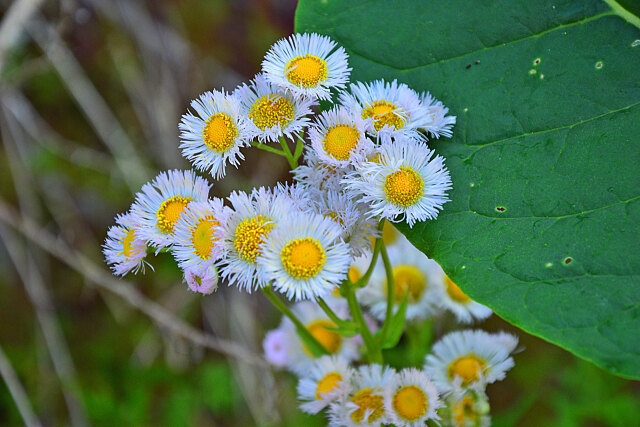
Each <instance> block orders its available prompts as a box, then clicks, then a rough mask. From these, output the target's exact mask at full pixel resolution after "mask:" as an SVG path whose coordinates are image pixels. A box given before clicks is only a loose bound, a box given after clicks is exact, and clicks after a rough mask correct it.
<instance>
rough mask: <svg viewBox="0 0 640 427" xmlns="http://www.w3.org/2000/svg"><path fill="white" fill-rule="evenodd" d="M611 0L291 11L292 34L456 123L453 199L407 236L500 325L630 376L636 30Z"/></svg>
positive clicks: (639, 286)
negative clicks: (413, 92)
mask: <svg viewBox="0 0 640 427" xmlns="http://www.w3.org/2000/svg"><path fill="white" fill-rule="evenodd" d="M610 4H611V5H610ZM610 4H607V3H606V2H604V1H601V0H584V1H575V0H566V1H557V0H536V1H531V0H523V1H511V2H496V1H476V2H468V1H465V0H459V1H455V0H453V1H447V2H442V1H437V0H434V1H411V0H406V1H399V2H394V3H393V5H391V4H390V3H389V2H386V1H382V0H381V1H353V2H349V5H348V6H345V5H344V4H341V3H340V2H332V1H328V2H317V1H311V0H302V1H301V4H300V7H299V8H298V13H297V19H296V29H297V30H298V31H316V32H319V33H323V34H327V35H329V36H331V37H333V38H334V39H336V40H337V41H338V42H339V43H340V44H342V45H343V46H344V47H345V48H346V49H347V51H348V52H349V53H350V55H351V58H352V62H351V64H352V66H353V69H354V72H353V78H355V79H359V80H363V81H368V80H373V79H376V78H379V77H383V78H385V79H388V80H391V79H394V78H397V79H399V80H400V81H402V82H404V83H407V84H408V85H410V86H411V87H413V88H415V89H417V90H430V91H431V92H432V94H433V95H434V96H435V97H436V98H438V99H441V100H443V101H444V102H445V104H446V105H447V106H448V107H450V109H451V111H452V113H453V114H455V115H456V116H457V117H458V122H457V125H456V128H455V131H454V137H453V139H451V140H447V139H443V140H440V141H438V142H436V143H434V144H433V146H434V147H435V149H436V151H437V152H438V153H440V154H442V155H443V156H445V158H446V159H447V166H448V167H449V169H450V170H451V175H452V181H453V184H454V188H453V191H452V192H451V194H450V197H451V199H452V202H451V203H449V204H447V205H445V208H444V210H443V212H442V214H441V215H440V216H439V217H438V220H437V221H435V222H424V223H421V224H420V225H419V226H417V227H414V228H413V229H409V228H408V227H401V229H402V231H403V232H404V233H405V234H406V235H407V237H408V238H409V239H410V240H411V241H412V242H413V243H414V244H415V245H416V246H417V247H419V248H421V249H422V250H424V251H425V252H426V253H427V255H429V256H430V257H432V258H435V259H436V260H437V261H438V262H439V263H440V264H441V265H442V266H443V268H444V269H445V271H446V272H447V274H448V275H449V276H450V277H452V279H453V280H454V281H455V282H456V283H457V284H458V285H459V286H460V287H461V288H462V289H463V290H464V291H465V292H466V293H468V294H469V295H470V296H472V297H473V298H474V299H476V300H478V301H479V302H481V303H483V304H486V305H488V306H489V307H491V308H492V309H494V311H495V312H496V313H497V314H499V315H500V316H501V317H502V318H504V319H506V320H508V321H509V322H511V323H513V324H515V325H517V326H519V327H521V328H522V329H524V330H526V331H528V332H530V333H533V334H535V335H538V336H540V337H542V338H544V339H546V340H548V341H551V342H553V343H555V344H557V345H559V346H561V347H564V348H566V349H568V350H570V351H572V352H573V353H575V354H577V355H579V356H581V357H583V358H585V359H587V360H591V361H593V362H594V363H596V364H597V365H599V366H602V367H603V368H605V369H607V370H609V371H611V372H614V373H616V374H618V375H622V376H625V377H629V378H636V379H638V378H640V346H639V345H638V342H639V340H640V245H639V244H638V242H640V190H639V188H638V183H639V182H640V168H638V160H639V159H640V139H639V138H640V79H639V78H638V74H637V70H639V69H640V28H639V26H640V18H638V17H636V16H634V15H632V14H630V13H628V12H625V11H621V9H620V7H619V6H618V5H616V4H614V3H613V2H610ZM382 22H384V25H381V23H382Z"/></svg>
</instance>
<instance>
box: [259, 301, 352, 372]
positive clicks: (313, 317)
mask: <svg viewBox="0 0 640 427" xmlns="http://www.w3.org/2000/svg"><path fill="white" fill-rule="evenodd" d="M329 306H330V307H331V308H332V310H333V311H334V312H335V313H336V314H337V315H338V316H340V318H342V319H347V318H348V315H349V311H348V309H347V307H346V305H345V304H333V303H331V302H329ZM291 311H292V312H293V313H294V314H295V315H296V317H297V318H298V319H300V322H302V324H303V325H304V326H305V327H306V328H307V330H308V331H309V333H310V334H311V335H312V336H313V337H314V338H315V339H316V340H318V342H319V343H320V344H322V345H323V346H324V348H325V349H327V351H328V352H329V354H331V355H337V356H341V357H343V358H345V359H347V360H355V359H357V358H358V357H359V355H360V354H359V352H358V343H357V341H356V340H355V339H354V338H346V337H343V336H342V335H340V334H339V333H337V332H335V331H332V330H331V328H336V327H337V325H336V324H335V323H333V321H331V320H330V319H329V318H328V317H327V315H326V314H325V313H324V311H322V309H321V308H320V307H319V306H318V305H317V304H316V303H314V302H310V301H302V302H298V303H296V304H294V305H293V306H291ZM327 328H328V329H327ZM274 331H279V332H274ZM274 331H271V332H270V333H269V335H271V334H272V333H273V334H275V335H274V337H273V338H270V339H269V341H268V342H267V340H266V339H265V344H264V347H265V351H267V348H269V357H268V360H269V361H271V362H273V361H274V360H275V361H276V363H275V364H276V366H281V367H284V368H285V369H287V370H289V371H291V372H293V373H295V374H297V375H299V376H304V375H305V374H307V373H308V372H309V370H310V369H311V366H312V364H313V361H314V360H315V358H314V356H313V353H312V352H311V350H309V349H308V348H307V346H306V345H305V344H304V343H303V342H302V340H301V339H300V336H299V335H298V333H297V331H296V327H295V325H294V324H293V322H292V321H291V320H290V319H289V318H288V317H283V318H282V321H281V322H280V325H279V326H278V328H277V329H275V330H274ZM267 343H268V344H269V345H268V346H267Z"/></svg>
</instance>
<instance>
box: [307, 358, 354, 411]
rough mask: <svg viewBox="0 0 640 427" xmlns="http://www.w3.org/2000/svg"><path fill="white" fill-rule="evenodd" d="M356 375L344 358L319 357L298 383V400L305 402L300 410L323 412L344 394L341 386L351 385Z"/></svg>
mask: <svg viewBox="0 0 640 427" xmlns="http://www.w3.org/2000/svg"><path fill="white" fill-rule="evenodd" d="M354 374H355V372H354V370H353V368H351V367H350V366H349V361H348V360H346V359H345V358H343V357H340V356H322V357H319V358H318V359H316V360H315V361H314V362H313V365H312V367H311V369H310V370H309V372H308V373H306V374H305V375H303V376H302V377H300V380H299V381H298V388H297V390H298V400H300V401H301V402H303V403H302V404H300V409H302V410H303V411H304V412H306V413H308V414H317V413H318V412H320V411H322V410H323V409H324V408H326V407H327V406H328V405H329V403H331V402H332V401H333V400H334V399H335V398H336V397H337V396H338V394H339V393H341V392H344V390H343V389H342V387H341V386H342V385H343V384H345V385H348V384H350V383H351V379H352V378H353V375H354Z"/></svg>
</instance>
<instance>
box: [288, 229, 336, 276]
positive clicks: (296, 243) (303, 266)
mask: <svg viewBox="0 0 640 427" xmlns="http://www.w3.org/2000/svg"><path fill="white" fill-rule="evenodd" d="M280 259H282V264H283V265H284V268H285V270H287V272H288V273H289V274H291V275H292V276H293V277H295V278H296V279H308V278H310V277H315V276H316V275H317V274H318V273H319V272H320V270H321V269H322V266H323V265H324V262H325V259H326V254H325V252H324V249H322V245H320V242H319V241H318V240H316V239H314V238H312V237H305V238H303V239H295V240H292V241H290V242H289V243H287V244H286V245H285V247H284V248H282V252H280Z"/></svg>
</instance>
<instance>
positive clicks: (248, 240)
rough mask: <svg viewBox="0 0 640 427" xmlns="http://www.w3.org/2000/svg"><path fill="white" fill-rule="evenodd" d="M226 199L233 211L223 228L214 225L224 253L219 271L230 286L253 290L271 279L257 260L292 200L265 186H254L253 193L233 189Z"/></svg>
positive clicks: (222, 225) (248, 290) (290, 206)
mask: <svg viewBox="0 0 640 427" xmlns="http://www.w3.org/2000/svg"><path fill="white" fill-rule="evenodd" d="M227 200H229V202H230V203H231V205H232V210H233V212H232V213H230V214H229V215H228V217H227V219H226V221H225V222H224V223H221V224H220V225H221V227H220V228H217V227H216V228H214V230H215V232H216V233H218V234H217V235H216V236H215V237H216V238H219V239H220V243H221V245H222V251H223V253H224V254H225V256H224V258H223V259H222V260H221V263H222V265H221V266H220V275H221V276H222V277H223V278H225V279H227V281H228V283H229V286H231V285H234V284H237V285H238V287H239V288H240V289H241V290H246V291H247V292H251V291H252V290H254V289H257V288H260V287H262V286H264V285H266V284H267V282H268V277H267V276H266V275H265V274H264V269H263V268H262V266H261V265H259V264H258V263H257V260H258V257H259V255H260V254H261V253H262V251H263V246H264V242H265V240H266V238H267V237H268V236H269V235H270V233H272V232H274V231H275V229H277V227H278V226H279V224H280V222H281V221H282V220H283V219H284V218H285V217H286V214H287V212H288V211H289V210H290V209H291V208H292V203H291V201H290V199H289V198H288V197H285V196H282V195H280V194H277V193H274V192H273V191H271V190H269V189H266V188H264V187H260V188H257V189H254V190H253V191H252V192H251V194H247V193H245V192H235V191H234V192H233V193H231V194H230V195H229V197H228V198H227Z"/></svg>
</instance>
